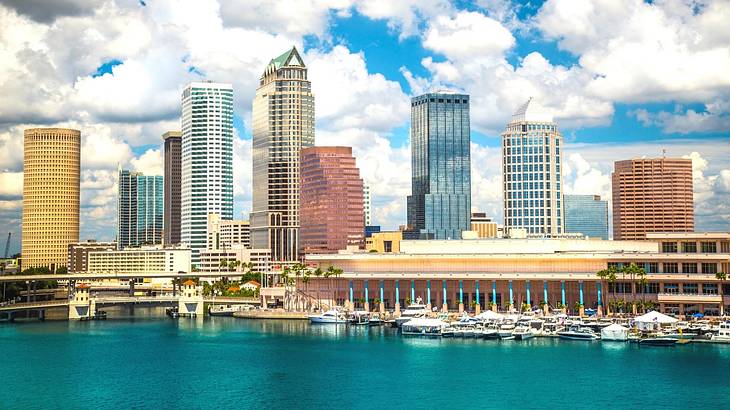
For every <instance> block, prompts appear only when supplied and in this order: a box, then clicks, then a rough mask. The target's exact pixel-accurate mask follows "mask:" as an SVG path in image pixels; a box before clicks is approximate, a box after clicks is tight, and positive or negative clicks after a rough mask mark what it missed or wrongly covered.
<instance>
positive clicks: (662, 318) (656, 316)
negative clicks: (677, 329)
mask: <svg viewBox="0 0 730 410" xmlns="http://www.w3.org/2000/svg"><path fill="white" fill-rule="evenodd" d="M678 321H679V320H677V319H675V318H673V317H671V316H667V315H665V314H663V313H659V312H657V311H656V310H652V311H651V312H649V313H647V314H645V315H641V316H637V317H635V318H634V322H637V323H662V324H664V323H676V322H678Z"/></svg>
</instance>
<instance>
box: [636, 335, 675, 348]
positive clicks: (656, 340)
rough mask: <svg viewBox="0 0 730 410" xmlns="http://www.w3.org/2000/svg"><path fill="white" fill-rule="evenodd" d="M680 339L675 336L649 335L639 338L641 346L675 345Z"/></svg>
mask: <svg viewBox="0 0 730 410" xmlns="http://www.w3.org/2000/svg"><path fill="white" fill-rule="evenodd" d="M678 341H679V339H675V338H673V337H647V338H645V339H640V340H639V346H674V345H675V344H677V342H678Z"/></svg>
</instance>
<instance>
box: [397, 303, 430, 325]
mask: <svg viewBox="0 0 730 410" xmlns="http://www.w3.org/2000/svg"><path fill="white" fill-rule="evenodd" d="M429 313H431V312H430V311H429V310H428V306H426V305H424V304H422V303H413V304H410V305H408V307H407V308H405V310H403V312H401V314H400V317H398V318H396V319H395V324H396V326H398V327H401V326H403V323H406V322H408V321H409V320H411V319H414V318H417V317H424V316H428V314H429Z"/></svg>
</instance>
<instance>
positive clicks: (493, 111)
mask: <svg viewBox="0 0 730 410" xmlns="http://www.w3.org/2000/svg"><path fill="white" fill-rule="evenodd" d="M79 1H80V0H64V1H60V2H48V3H42V4H35V3H33V4H32V5H31V4H26V3H23V2H20V3H18V2H9V1H4V0H0V91H1V92H2V93H3V95H4V96H5V97H6V98H3V99H2V100H0V154H2V155H0V182H1V184H0V225H2V226H7V227H8V230H11V231H13V232H14V238H19V237H20V208H21V199H22V130H23V129H24V128H28V127H34V126H62V127H75V128H78V129H80V130H81V131H82V139H83V149H82V169H83V172H82V215H81V222H82V227H81V236H82V239H85V238H97V239H112V238H113V237H114V235H115V219H116V217H115V215H116V178H115V171H116V167H117V164H120V165H122V166H123V167H127V168H133V169H137V170H141V171H143V172H145V173H148V174H159V173H161V172H162V171H161V169H162V164H161V151H160V144H161V139H160V135H161V134H162V133H163V132H165V131H167V130H172V129H178V128H179V115H180V91H181V90H182V88H183V87H184V86H185V84H186V83H188V82H190V81H197V80H202V79H206V80H214V81H221V82H230V83H232V84H233V86H234V92H235V98H236V100H235V117H234V126H235V128H236V131H237V137H236V140H235V146H234V147H235V158H234V185H235V186H234V195H235V213H236V215H240V214H242V213H243V214H245V213H246V212H247V211H248V210H249V209H250V201H251V191H252V187H251V157H250V149H251V141H250V138H251V136H250V125H249V124H250V115H251V100H252V97H253V95H254V92H255V90H256V87H257V84H258V77H259V75H260V74H261V72H262V70H263V68H264V67H265V65H266V63H267V62H268V61H269V60H270V59H271V58H273V57H276V56H277V55H279V54H281V53H282V52H284V51H285V50H287V49H288V48H289V47H291V46H292V45H296V46H297V47H298V48H299V49H300V51H301V52H302V54H303V58H304V60H305V63H306V64H307V66H308V67H309V75H310V79H311V80H312V87H313V90H314V92H315V99H316V140H317V145H334V144H337V145H350V146H352V147H353V150H354V153H355V155H356V157H357V158H358V165H359V167H360V170H361V174H362V177H363V179H364V180H365V181H366V182H367V183H368V184H370V185H371V186H372V189H373V200H374V209H373V215H374V219H375V222H376V223H378V224H380V225H382V226H383V227H385V228H395V227H397V226H398V225H399V224H401V223H403V222H404V221H405V197H406V196H407V195H408V194H409V191H410V152H409V143H408V133H409V108H410V107H409V105H408V102H409V99H410V98H411V97H412V96H414V95H417V94H419V93H422V92H427V91H429V90H433V89H439V88H455V89H459V90H462V91H465V92H467V93H469V94H470V95H471V102H472V105H471V125H472V203H473V205H474V207H475V210H482V211H485V212H487V213H488V214H490V215H492V216H494V217H495V218H496V219H497V220H501V212H502V208H501V207H502V205H501V201H502V197H501V174H500V171H499V170H500V157H499V150H498V146H499V133H500V132H501V130H502V128H503V127H504V125H505V124H506V123H507V122H508V121H509V118H510V114H511V113H512V112H513V111H514V110H515V108H516V107H517V106H518V105H519V104H521V103H522V102H524V101H525V100H526V99H527V98H528V97H533V98H535V100H536V101H538V102H539V104H540V105H541V106H542V107H543V109H544V110H545V111H546V112H547V113H549V114H551V115H552V116H553V117H554V118H555V120H556V122H557V123H558V125H559V127H560V130H561V131H562V132H563V134H564V137H565V140H566V148H565V160H564V162H565V164H566V166H565V181H566V191H567V192H568V193H571V192H573V193H592V194H599V195H602V196H603V197H604V198H606V199H610V197H611V187H610V173H611V170H612V164H613V161H615V160H620V159H626V158H631V157H637V156H656V155H660V154H661V153H662V150H664V149H666V150H667V155H673V156H686V157H689V158H692V159H693V166H694V171H695V172H694V177H695V181H694V183H695V213H696V222H697V223H696V225H697V227H698V230H724V231H728V230H730V205H729V204H730V159H729V158H730V34H728V33H730V32H729V31H728V30H727V27H726V25H727V21H730V3H728V2H724V1H709V0H708V1H705V0H699V2H698V4H699V5H700V6H701V7H694V6H693V5H691V4H684V3H683V2H672V1H665V2H644V1H641V0H613V1H591V2H577V3H576V2H571V1H567V0H547V1H529V2H520V1H510V0H492V1H480V0H476V1H473V2H472V1H452V2H450V1H447V0H403V1H398V2H381V1H375V0H338V1H334V0H333V1H329V0H323V1H314V0H293V1H286V0H284V1H267V0H200V1H196V2H177V1H175V0H164V1H163V0H160V1H155V2H146V3H144V4H143V3H141V2H128V1H123V0H86V1H84V6H85V7H77V4H76V3H78V2H79ZM102 3H104V4H105V6H104V7H101V5H102ZM18 248H19V242H16V241H14V242H13V249H14V250H17V249H18Z"/></svg>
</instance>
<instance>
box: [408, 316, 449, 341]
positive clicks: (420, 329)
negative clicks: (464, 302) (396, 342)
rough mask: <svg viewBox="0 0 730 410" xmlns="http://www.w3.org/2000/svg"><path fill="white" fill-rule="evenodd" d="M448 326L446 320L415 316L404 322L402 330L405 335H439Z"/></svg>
mask: <svg viewBox="0 0 730 410" xmlns="http://www.w3.org/2000/svg"><path fill="white" fill-rule="evenodd" d="M447 326H448V324H447V323H446V322H442V321H441V320H438V319H428V318H422V317H419V318H414V319H412V320H409V321H407V322H406V323H403V325H402V326H401V332H402V333H403V335H405V336H428V337H438V336H441V332H442V331H443V330H444V329H445V328H446V327H447Z"/></svg>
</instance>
